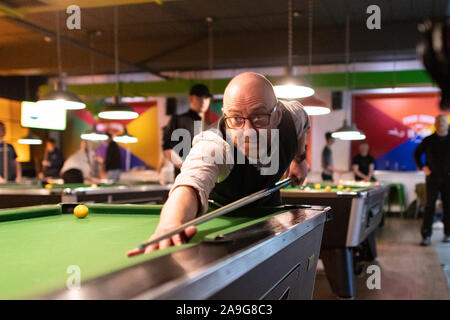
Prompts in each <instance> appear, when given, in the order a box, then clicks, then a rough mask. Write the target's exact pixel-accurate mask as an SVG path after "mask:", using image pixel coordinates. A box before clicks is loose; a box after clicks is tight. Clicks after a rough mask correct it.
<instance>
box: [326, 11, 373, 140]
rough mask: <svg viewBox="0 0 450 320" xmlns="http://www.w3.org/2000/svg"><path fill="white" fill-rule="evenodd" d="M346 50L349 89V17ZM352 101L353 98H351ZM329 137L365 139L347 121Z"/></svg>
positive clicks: (348, 19)
mask: <svg viewBox="0 0 450 320" xmlns="http://www.w3.org/2000/svg"><path fill="white" fill-rule="evenodd" d="M345 47H346V49H345V51H346V53H345V56H346V68H347V73H346V76H345V79H346V80H345V82H346V86H347V88H348V87H349V85H348V82H349V80H348V78H349V75H348V69H349V63H350V18H349V16H347V20H346V45H345ZM352 99H353V98H352ZM352 105H353V101H351V103H350V108H348V110H350V112H351V106H352ZM331 136H332V137H333V138H337V139H341V140H364V139H365V138H366V135H365V134H364V133H363V132H361V131H359V130H358V128H356V125H355V124H354V123H352V124H351V125H350V126H349V125H348V124H347V120H344V124H343V125H342V127H341V128H339V129H338V130H336V131H334V132H333V133H332V134H331Z"/></svg>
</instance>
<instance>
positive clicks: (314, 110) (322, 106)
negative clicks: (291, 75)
mask: <svg viewBox="0 0 450 320" xmlns="http://www.w3.org/2000/svg"><path fill="white" fill-rule="evenodd" d="M308 25H309V27H308V33H309V37H308V56H309V75H310V76H311V75H312V72H311V69H312V68H311V66H312V43H313V40H312V29H313V2H312V0H309V19H308ZM299 101H300V102H301V104H302V105H303V109H305V111H306V113H307V114H308V115H310V116H318V115H324V114H329V113H330V112H331V110H330V108H329V107H328V105H327V104H326V103H325V102H324V101H322V100H321V99H320V98H319V97H318V96H317V94H314V95H312V96H310V97H306V98H303V99H299Z"/></svg>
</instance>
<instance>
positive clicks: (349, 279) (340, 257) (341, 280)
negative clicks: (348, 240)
mask: <svg viewBox="0 0 450 320" xmlns="http://www.w3.org/2000/svg"><path fill="white" fill-rule="evenodd" d="M320 257H321V259H322V263H323V265H324V267H325V273H326V275H327V278H328V282H329V283H330V286H331V289H332V290H333V292H334V293H335V294H336V295H337V296H339V297H341V298H348V299H352V298H354V296H355V284H354V278H353V273H354V270H353V251H352V248H349V247H343V248H328V249H325V248H322V250H321V252H320Z"/></svg>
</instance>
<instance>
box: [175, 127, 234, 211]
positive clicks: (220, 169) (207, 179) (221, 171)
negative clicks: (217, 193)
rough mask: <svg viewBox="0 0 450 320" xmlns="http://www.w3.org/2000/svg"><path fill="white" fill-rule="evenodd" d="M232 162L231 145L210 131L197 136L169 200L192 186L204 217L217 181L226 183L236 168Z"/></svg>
mask: <svg viewBox="0 0 450 320" xmlns="http://www.w3.org/2000/svg"><path fill="white" fill-rule="evenodd" d="M230 159H232V153H231V148H230V145H229V144H228V143H227V142H226V141H225V140H224V139H223V138H222V137H221V135H220V133H219V134H218V133H217V132H215V131H214V130H208V131H204V132H202V133H200V134H198V135H196V136H195V137H194V140H193V141H192V149H191V151H190V152H189V154H188V156H187V157H186V160H185V161H184V163H183V165H182V167H181V173H180V174H179V175H178V176H177V178H176V179H175V182H174V184H173V186H172V189H171V190H170V193H169V196H170V194H171V193H172V192H173V190H174V189H175V188H177V187H179V186H190V187H192V188H194V189H195V190H196V191H197V194H198V197H199V200H200V202H201V209H200V213H205V212H206V211H208V198H209V194H210V193H211V191H212V189H213V188H214V186H215V184H216V181H219V182H220V181H222V180H223V179H225V178H226V177H227V176H228V174H229V173H230V171H231V169H232V167H233V164H232V163H230V161H229V160H230Z"/></svg>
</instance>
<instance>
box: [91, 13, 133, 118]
mask: <svg viewBox="0 0 450 320" xmlns="http://www.w3.org/2000/svg"><path fill="white" fill-rule="evenodd" d="M118 28H119V27H118V10H117V6H115V7H114V65H115V71H116V96H115V97H114V101H113V103H112V104H110V105H108V106H107V107H106V108H105V109H104V110H103V111H102V112H100V113H99V114H98V116H99V117H100V118H102V119H109V120H130V119H136V118H137V117H138V116H139V114H138V113H137V112H136V111H134V110H133V109H132V108H131V107H130V106H129V105H127V104H125V103H122V102H121V97H120V85H119V82H120V76H119V46H118V33H119V30H118Z"/></svg>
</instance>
